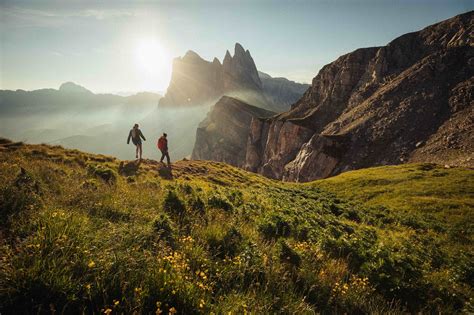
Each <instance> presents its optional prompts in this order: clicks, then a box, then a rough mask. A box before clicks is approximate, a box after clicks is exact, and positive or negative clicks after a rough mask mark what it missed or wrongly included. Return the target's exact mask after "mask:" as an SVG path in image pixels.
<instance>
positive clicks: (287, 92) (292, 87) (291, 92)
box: [258, 71, 311, 111]
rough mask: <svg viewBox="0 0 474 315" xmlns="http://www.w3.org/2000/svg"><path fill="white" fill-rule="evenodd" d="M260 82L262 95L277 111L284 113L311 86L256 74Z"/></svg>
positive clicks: (259, 73) (260, 73) (264, 74)
mask: <svg viewBox="0 0 474 315" xmlns="http://www.w3.org/2000/svg"><path fill="white" fill-rule="evenodd" d="M258 75H259V77H260V81H262V87H263V93H264V94H265V97H266V98H267V99H268V100H270V101H271V102H272V103H273V104H275V106H280V107H278V108H276V110H277V111H285V110H287V109H289V108H290V106H291V105H292V104H293V103H295V102H296V101H298V100H299V99H300V98H301V96H302V95H303V94H304V92H306V90H307V89H308V88H309V87H310V86H311V85H309V84H305V83H298V82H294V81H290V80H288V79H286V78H273V77H271V76H270V75H268V74H266V73H263V72H260V71H259V72H258Z"/></svg>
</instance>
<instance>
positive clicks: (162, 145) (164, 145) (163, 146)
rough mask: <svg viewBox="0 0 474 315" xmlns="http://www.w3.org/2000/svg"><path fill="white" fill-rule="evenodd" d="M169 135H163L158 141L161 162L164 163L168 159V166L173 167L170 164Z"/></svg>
mask: <svg viewBox="0 0 474 315" xmlns="http://www.w3.org/2000/svg"><path fill="white" fill-rule="evenodd" d="M167 136H168V135H167V134H166V133H163V135H162V136H161V137H160V139H158V149H160V151H161V159H160V162H161V163H163V159H164V158H165V157H166V162H168V166H170V165H171V162H170V155H169V153H168V139H167V138H166V137H167Z"/></svg>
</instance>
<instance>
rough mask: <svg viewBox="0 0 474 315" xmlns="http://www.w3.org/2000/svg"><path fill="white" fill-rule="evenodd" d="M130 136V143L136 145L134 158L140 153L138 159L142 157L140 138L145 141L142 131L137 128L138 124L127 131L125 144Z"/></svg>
mask: <svg viewBox="0 0 474 315" xmlns="http://www.w3.org/2000/svg"><path fill="white" fill-rule="evenodd" d="M130 138H132V143H133V144H134V145H135V146H136V147H137V149H136V151H135V158H137V159H138V154H140V160H141V159H142V139H141V138H143V141H146V139H145V136H144V135H143V133H142V131H141V130H140V129H138V124H135V125H134V126H133V128H132V129H131V130H130V132H129V133H128V138H127V144H129V143H130Z"/></svg>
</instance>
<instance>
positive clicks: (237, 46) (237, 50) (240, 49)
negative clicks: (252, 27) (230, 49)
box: [234, 43, 245, 57]
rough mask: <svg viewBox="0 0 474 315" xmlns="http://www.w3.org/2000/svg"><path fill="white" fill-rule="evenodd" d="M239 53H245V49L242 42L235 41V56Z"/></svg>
mask: <svg viewBox="0 0 474 315" xmlns="http://www.w3.org/2000/svg"><path fill="white" fill-rule="evenodd" d="M238 55H245V49H244V47H242V45H241V44H239V43H235V46H234V57H235V56H238Z"/></svg>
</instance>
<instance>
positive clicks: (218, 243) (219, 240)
mask: <svg viewBox="0 0 474 315" xmlns="http://www.w3.org/2000/svg"><path fill="white" fill-rule="evenodd" d="M242 239H243V238H242V234H240V232H239V231H238V230H237V229H236V228H235V227H231V228H230V229H229V230H227V232H226V233H225V234H223V235H222V236H221V237H219V236H218V235H212V236H210V237H209V238H208V240H207V243H208V245H209V250H210V251H211V253H212V254H213V255H215V256H217V257H219V258H225V257H226V256H229V257H233V256H235V255H236V254H237V253H238V252H239V250H240V247H241V243H242Z"/></svg>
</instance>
